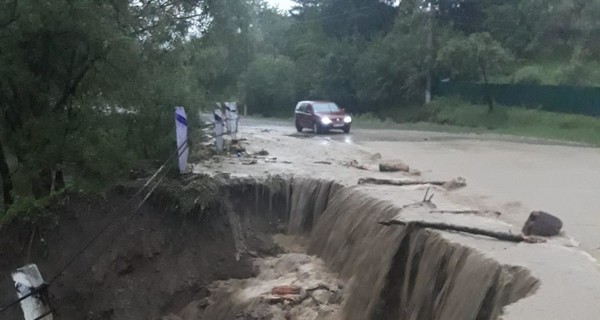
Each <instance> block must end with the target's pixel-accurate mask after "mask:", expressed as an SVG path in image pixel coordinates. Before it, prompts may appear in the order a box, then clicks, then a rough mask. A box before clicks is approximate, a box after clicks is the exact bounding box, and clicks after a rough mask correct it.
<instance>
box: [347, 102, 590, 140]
mask: <svg viewBox="0 0 600 320" xmlns="http://www.w3.org/2000/svg"><path fill="white" fill-rule="evenodd" d="M415 108H417V107H413V108H406V109H407V110H404V109H398V110H396V111H388V112H387V114H388V116H387V117H385V118H383V120H381V118H377V117H375V116H373V115H369V114H367V115H360V116H355V117H354V118H355V123H356V126H357V127H363V128H389V129H394V128H395V129H415V130H430V131H446V132H475V133H497V134H508V135H516V136H527V137H535V138H543V139H551V140H562V141H572V142H578V143H584V144H590V145H594V146H600V118H596V117H589V116H582V115H574V114H562V113H553V112H547V111H541V110H535V109H524V108H512V107H504V106H497V107H496V109H495V110H494V111H493V112H492V113H489V112H488V108H487V106H484V105H473V104H469V103H466V102H464V101H461V100H459V99H454V98H450V99H449V98H442V99H436V100H435V101H433V102H432V103H431V104H430V105H427V106H425V107H418V108H419V109H417V110H418V112H417V113H415ZM408 109H410V110H408ZM392 119H393V120H392Z"/></svg>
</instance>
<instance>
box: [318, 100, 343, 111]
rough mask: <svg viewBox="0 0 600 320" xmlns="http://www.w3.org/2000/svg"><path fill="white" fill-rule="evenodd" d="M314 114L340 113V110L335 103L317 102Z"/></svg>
mask: <svg viewBox="0 0 600 320" xmlns="http://www.w3.org/2000/svg"><path fill="white" fill-rule="evenodd" d="M312 106H313V110H314V112H338V111H340V108H339V107H338V106H337V104H335V103H333V102H317V103H313V105H312Z"/></svg>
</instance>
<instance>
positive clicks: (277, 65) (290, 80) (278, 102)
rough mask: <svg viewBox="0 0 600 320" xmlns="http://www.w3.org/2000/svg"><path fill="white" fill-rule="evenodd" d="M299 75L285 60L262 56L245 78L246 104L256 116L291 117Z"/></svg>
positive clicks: (250, 67)
mask: <svg viewBox="0 0 600 320" xmlns="http://www.w3.org/2000/svg"><path fill="white" fill-rule="evenodd" d="M295 81H296V72H295V68H294V64H293V63H292V61H291V60H289V59H288V58H286V57H282V56H280V57H271V56H263V57H259V58H257V59H256V60H254V61H253V62H252V64H250V66H249V67H248V72H247V73H246V75H245V76H244V78H243V79H242V86H243V88H244V91H245V93H246V101H247V103H248V104H249V105H250V106H251V110H252V112H254V113H258V114H262V115H265V116H274V115H289V114H290V113H291V112H292V111H293V107H294V105H295V103H296V102H297V101H296V99H297V95H296V83H295Z"/></svg>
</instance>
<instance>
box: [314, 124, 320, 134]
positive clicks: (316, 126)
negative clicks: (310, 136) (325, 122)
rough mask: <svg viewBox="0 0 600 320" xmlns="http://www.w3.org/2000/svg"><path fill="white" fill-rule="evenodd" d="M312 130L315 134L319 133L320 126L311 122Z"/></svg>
mask: <svg viewBox="0 0 600 320" xmlns="http://www.w3.org/2000/svg"><path fill="white" fill-rule="evenodd" d="M313 132H314V133H315V134H318V133H321V126H319V124H318V123H316V122H313Z"/></svg>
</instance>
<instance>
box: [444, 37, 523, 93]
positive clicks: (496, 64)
mask: <svg viewBox="0 0 600 320" xmlns="http://www.w3.org/2000/svg"><path fill="white" fill-rule="evenodd" d="M437 61H438V63H439V64H440V65H441V66H442V67H443V68H444V69H446V70H447V73H448V75H449V76H450V77H452V78H457V79H462V80H474V79H476V80H484V81H487V79H486V77H488V76H489V74H490V73H494V72H499V71H502V70H505V68H506V66H507V65H508V64H509V63H510V62H511V61H512V55H511V54H510V53H509V52H508V51H507V50H506V49H505V48H503V47H502V45H501V44H500V43H499V42H498V41H496V40H494V39H493V38H492V36H491V35H490V34H489V33H473V34H471V35H470V36H468V37H457V38H454V39H451V40H450V41H448V42H447V43H446V45H445V46H444V47H442V48H441V49H440V51H439V52H438V56H437Z"/></svg>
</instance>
